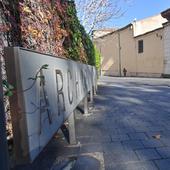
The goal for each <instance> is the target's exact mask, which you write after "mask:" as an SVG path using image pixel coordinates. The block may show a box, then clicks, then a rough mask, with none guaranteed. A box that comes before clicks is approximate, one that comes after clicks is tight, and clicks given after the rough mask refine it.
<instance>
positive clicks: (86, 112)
mask: <svg viewBox="0 0 170 170" xmlns="http://www.w3.org/2000/svg"><path fill="white" fill-rule="evenodd" d="M84 114H85V115H87V114H88V98H87V96H86V97H85V98H84Z"/></svg>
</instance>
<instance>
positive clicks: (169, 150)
mask: <svg viewBox="0 0 170 170" xmlns="http://www.w3.org/2000/svg"><path fill="white" fill-rule="evenodd" d="M156 150H157V152H158V153H159V154H160V155H161V157H162V158H170V147H162V148H157V149H156Z"/></svg>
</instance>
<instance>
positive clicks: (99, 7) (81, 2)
mask: <svg viewBox="0 0 170 170" xmlns="http://www.w3.org/2000/svg"><path fill="white" fill-rule="evenodd" d="M132 1H133V0H75V2H76V6H77V12H78V17H79V19H80V21H81V23H82V25H83V26H84V27H85V28H86V31H87V32H88V33H89V34H90V33H91V32H92V31H93V30H94V29H97V28H99V26H101V25H103V24H104V23H105V22H107V21H109V20H111V19H113V18H119V17H121V16H123V15H124V13H125V12H126V10H124V9H123V8H122V7H121V3H123V2H124V3H127V4H129V3H131V2H132Z"/></svg>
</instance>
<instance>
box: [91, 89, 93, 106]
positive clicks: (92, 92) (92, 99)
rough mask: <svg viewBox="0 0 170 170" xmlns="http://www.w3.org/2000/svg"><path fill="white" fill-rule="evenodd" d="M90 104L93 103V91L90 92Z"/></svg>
mask: <svg viewBox="0 0 170 170" xmlns="http://www.w3.org/2000/svg"><path fill="white" fill-rule="evenodd" d="M90 102H91V103H93V89H91V90H90Z"/></svg>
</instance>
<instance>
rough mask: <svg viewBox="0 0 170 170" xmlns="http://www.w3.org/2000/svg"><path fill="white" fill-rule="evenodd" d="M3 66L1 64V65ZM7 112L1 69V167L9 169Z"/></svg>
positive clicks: (3, 169)
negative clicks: (5, 109) (4, 102)
mask: <svg viewBox="0 0 170 170" xmlns="http://www.w3.org/2000/svg"><path fill="white" fill-rule="evenodd" d="M0 68H1V65H0ZM5 122H6V121H5V112H4V104H3V87H2V76H1V71H0V169H1V170H9V155H8V145H7V136H6V123H5Z"/></svg>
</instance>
